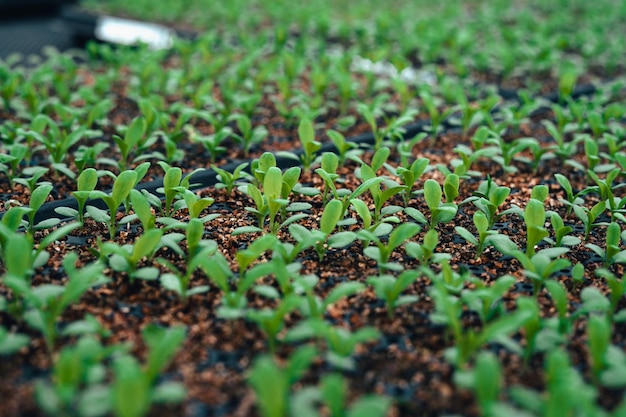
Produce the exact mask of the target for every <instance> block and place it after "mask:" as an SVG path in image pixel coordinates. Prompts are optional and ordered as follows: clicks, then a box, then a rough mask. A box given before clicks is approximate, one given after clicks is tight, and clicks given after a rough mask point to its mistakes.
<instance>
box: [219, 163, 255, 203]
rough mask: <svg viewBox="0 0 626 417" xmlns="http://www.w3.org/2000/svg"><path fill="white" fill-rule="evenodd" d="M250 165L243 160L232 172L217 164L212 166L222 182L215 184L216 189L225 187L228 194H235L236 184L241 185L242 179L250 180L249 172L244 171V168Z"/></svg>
mask: <svg viewBox="0 0 626 417" xmlns="http://www.w3.org/2000/svg"><path fill="white" fill-rule="evenodd" d="M247 166H248V163H247V162H242V163H241V164H239V165H237V167H236V168H235V170H234V171H233V172H232V173H231V172H228V171H226V170H224V169H221V168H218V167H216V166H211V169H212V170H213V171H215V173H216V174H217V175H218V179H219V181H220V182H218V183H217V184H215V188H216V189H221V188H225V189H226V194H227V195H229V196H232V195H233V189H234V188H235V186H239V185H241V183H240V181H242V180H246V181H247V180H248V178H249V174H248V173H246V172H245V171H244V169H245V168H246V167H247Z"/></svg>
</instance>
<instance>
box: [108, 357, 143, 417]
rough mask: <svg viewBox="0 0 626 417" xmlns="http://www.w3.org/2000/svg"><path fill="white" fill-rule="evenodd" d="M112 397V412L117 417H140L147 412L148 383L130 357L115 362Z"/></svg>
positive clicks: (134, 360) (133, 359) (135, 362)
mask: <svg viewBox="0 0 626 417" xmlns="http://www.w3.org/2000/svg"><path fill="white" fill-rule="evenodd" d="M112 397H113V410H114V412H115V415H116V416H118V417H142V416H144V415H145V414H146V413H147V412H148V408H149V406H150V387H149V382H148V380H147V379H146V378H145V376H144V374H143V372H142V370H141V367H140V366H139V363H137V360H136V359H135V358H133V357H132V356H122V357H121V358H118V359H117V360H116V361H115V380H114V381H113V389H112Z"/></svg>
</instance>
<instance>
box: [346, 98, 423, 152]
mask: <svg viewBox="0 0 626 417" xmlns="http://www.w3.org/2000/svg"><path fill="white" fill-rule="evenodd" d="M357 112H359V114H360V115H361V116H362V117H363V119H365V121H366V122H367V124H368V125H369V126H370V129H371V130H372V133H373V134H374V149H379V148H380V147H382V146H383V141H384V140H385V139H391V140H399V139H401V138H402V135H403V134H404V129H403V126H404V125H406V124H408V123H411V122H412V121H413V120H415V116H416V115H417V113H418V112H417V110H415V109H407V110H406V111H405V112H404V113H402V114H401V115H399V116H397V117H393V118H385V127H380V126H379V124H378V121H377V118H379V117H381V116H383V115H384V112H383V110H382V109H381V108H379V107H374V108H371V107H370V106H368V105H367V104H365V103H358V104H357Z"/></svg>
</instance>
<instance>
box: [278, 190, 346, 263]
mask: <svg viewBox="0 0 626 417" xmlns="http://www.w3.org/2000/svg"><path fill="white" fill-rule="evenodd" d="M342 210H343V205H342V203H341V201H339V200H331V201H329V202H328V204H326V206H325V207H324V211H323V212H322V216H321V218H320V228H319V230H311V231H310V230H308V229H306V228H304V227H303V226H300V225H298V224H292V225H290V226H289V232H290V234H291V235H292V236H293V237H294V238H295V239H296V241H297V242H298V249H299V250H300V251H301V250H304V249H306V248H308V247H311V246H313V247H315V251H316V252H317V255H318V257H319V260H320V262H321V261H322V260H323V259H324V255H325V254H326V250H327V247H329V248H343V247H346V246H348V245H349V244H351V243H352V242H354V240H355V239H356V238H357V234H355V233H354V232H349V231H345V232H339V233H335V234H333V231H334V230H335V228H336V227H337V223H338V222H339V220H341V217H342V216H343V213H342ZM326 245H327V246H326Z"/></svg>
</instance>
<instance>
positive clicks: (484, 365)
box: [454, 352, 504, 417]
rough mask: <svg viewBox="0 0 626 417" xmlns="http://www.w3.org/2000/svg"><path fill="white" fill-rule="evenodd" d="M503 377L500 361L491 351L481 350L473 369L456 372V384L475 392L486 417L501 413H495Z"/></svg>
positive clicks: (482, 413)
mask: <svg viewBox="0 0 626 417" xmlns="http://www.w3.org/2000/svg"><path fill="white" fill-rule="evenodd" d="M503 379H504V378H503V376H502V367H501V365H500V362H499V361H498V358H497V357H496V356H495V355H494V354H493V353H491V352H480V353H479V354H478V355H477V357H476V362H475V364H474V367H473V368H472V369H471V370H463V371H457V372H456V373H455V374H454V382H455V383H456V384H458V385H460V386H462V387H464V388H467V389H471V390H472V391H473V392H474V394H475V395H476V401H477V402H478V408H479V409H480V413H481V415H482V416H485V417H490V416H496V415H499V414H496V413H494V405H496V404H497V403H498V401H499V397H500V392H501V390H502V386H503V383H504V381H503Z"/></svg>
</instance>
